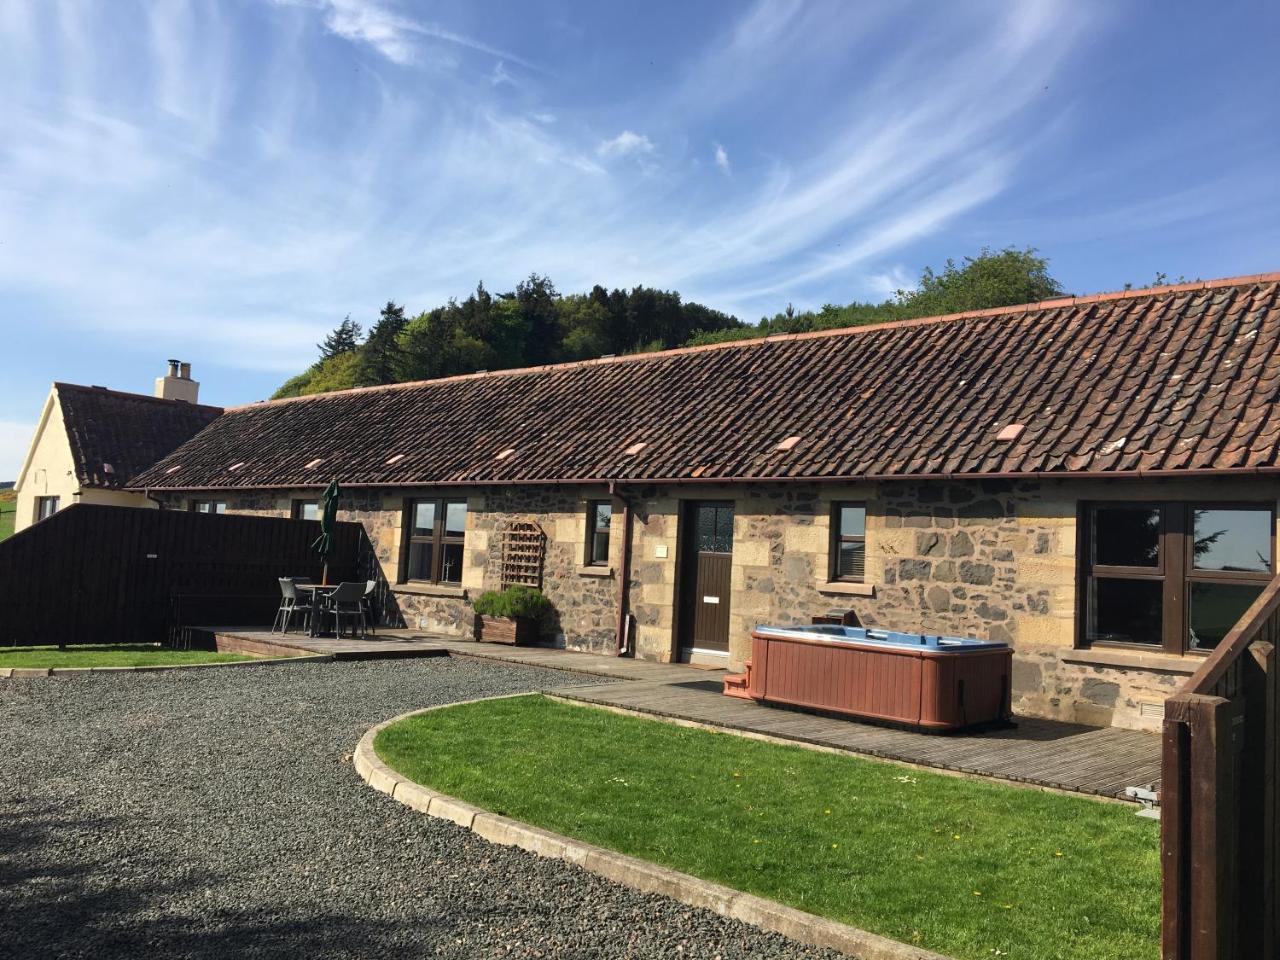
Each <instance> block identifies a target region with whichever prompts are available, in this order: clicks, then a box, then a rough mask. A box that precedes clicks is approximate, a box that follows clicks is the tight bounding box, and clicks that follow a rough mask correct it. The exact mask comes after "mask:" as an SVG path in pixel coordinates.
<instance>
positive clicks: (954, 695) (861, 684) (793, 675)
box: [725, 629, 1013, 730]
mask: <svg viewBox="0 0 1280 960" xmlns="http://www.w3.org/2000/svg"><path fill="white" fill-rule="evenodd" d="M803 634H804V631H803V629H797V630H795V631H794V635H791V636H779V635H777V634H767V633H766V634H761V633H760V632H759V631H757V632H755V633H753V634H752V641H751V660H750V662H749V663H748V664H747V673H746V676H745V677H730V678H726V681H725V692H726V693H728V694H730V695H732V696H742V697H747V698H750V699H752V700H757V701H760V702H763V703H779V704H787V705H789V706H796V707H802V708H807V709H810V710H823V711H827V712H831V713H839V714H846V715H848V716H855V717H865V718H868V719H876V720H887V721H892V722H895V723H905V724H911V725H912V726H919V727H924V728H927V729H931V730H952V729H957V728H959V727H965V726H970V725H973V724H979V723H991V722H994V721H998V720H1003V719H1007V718H1008V716H1009V715H1010V674H1011V672H1012V663H1013V652H1012V651H1011V650H1010V649H1009V648H1008V647H1005V646H1002V645H976V647H977V648H976V649H962V648H960V649H954V648H952V649H948V648H942V647H939V646H937V645H935V646H932V647H929V646H923V645H922V646H921V647H920V648H913V647H910V646H904V645H892V644H879V643H870V642H856V641H851V640H847V639H839V640H835V639H826V638H823V637H820V636H805V635H803Z"/></svg>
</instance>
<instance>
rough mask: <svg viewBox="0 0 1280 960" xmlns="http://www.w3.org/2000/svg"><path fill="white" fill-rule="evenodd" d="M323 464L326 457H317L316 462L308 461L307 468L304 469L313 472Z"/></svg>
mask: <svg viewBox="0 0 1280 960" xmlns="http://www.w3.org/2000/svg"><path fill="white" fill-rule="evenodd" d="M322 463H324V457H316V458H315V459H314V460H308V461H307V464H306V466H305V467H303V468H302V469H304V470H313V469H315V468H316V467H318V466H320V464H322Z"/></svg>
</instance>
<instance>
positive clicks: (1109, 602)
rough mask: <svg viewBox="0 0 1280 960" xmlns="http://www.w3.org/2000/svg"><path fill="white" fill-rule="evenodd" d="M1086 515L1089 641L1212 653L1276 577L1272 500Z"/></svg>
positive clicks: (1126, 506) (1096, 510)
mask: <svg viewBox="0 0 1280 960" xmlns="http://www.w3.org/2000/svg"><path fill="white" fill-rule="evenodd" d="M1082 519H1083V525H1082V532H1083V537H1084V550H1083V551H1082V554H1081V557H1082V560H1081V562H1082V571H1081V582H1082V585H1083V593H1084V596H1083V606H1084V617H1083V618H1082V621H1083V622H1082V630H1081V633H1082V636H1081V641H1082V642H1083V643H1086V644H1091V643H1116V644H1126V645H1134V646H1143V647H1158V648H1160V649H1162V650H1164V651H1165V652H1166V653H1176V654H1182V653H1188V652H1191V651H1196V650H1210V649H1212V648H1213V647H1216V646H1217V645H1218V644H1219V643H1221V642H1222V640H1223V638H1224V637H1225V636H1226V635H1227V633H1228V632H1229V631H1230V630H1231V628H1232V627H1233V626H1235V624H1236V622H1237V621H1238V620H1239V619H1240V617H1241V616H1243V615H1244V612H1245V611H1246V610H1247V609H1249V605H1250V604H1252V603H1253V601H1254V600H1255V599H1256V598H1257V596H1258V594H1259V593H1261V592H1262V588H1263V587H1264V586H1265V585H1266V583H1267V581H1269V580H1270V579H1271V578H1272V576H1273V575H1274V570H1275V547H1274V530H1275V515H1274V511H1273V510H1272V508H1271V506H1270V505H1267V504H1208V503H1205V504H1197V503H1095V504H1088V505H1086V506H1085V507H1084V510H1083V516H1082Z"/></svg>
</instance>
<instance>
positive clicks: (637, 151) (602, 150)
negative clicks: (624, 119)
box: [596, 130, 654, 159]
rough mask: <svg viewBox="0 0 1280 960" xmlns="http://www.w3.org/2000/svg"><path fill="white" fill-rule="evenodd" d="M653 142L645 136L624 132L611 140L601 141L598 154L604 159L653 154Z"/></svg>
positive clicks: (629, 131) (597, 148)
mask: <svg viewBox="0 0 1280 960" xmlns="http://www.w3.org/2000/svg"><path fill="white" fill-rule="evenodd" d="M653 149H654V148H653V142H652V141H651V140H650V139H649V138H648V137H646V136H644V135H643V134H639V133H635V132H633V131H631V130H623V131H622V132H621V133H620V134H618V135H617V136H616V137H614V138H613V139H611V140H601V141H600V143H599V144H598V145H597V146H596V153H597V154H599V155H600V156H602V157H605V158H606V159H607V158H612V157H634V156H644V155H647V154H650V153H653Z"/></svg>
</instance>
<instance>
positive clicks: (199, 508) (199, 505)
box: [196, 500, 212, 513]
mask: <svg viewBox="0 0 1280 960" xmlns="http://www.w3.org/2000/svg"><path fill="white" fill-rule="evenodd" d="M211 506H212V504H211V503H209V501H208V500H197V501H196V513H209V512H210V511H209V508H210V507H211Z"/></svg>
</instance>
